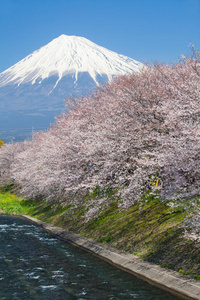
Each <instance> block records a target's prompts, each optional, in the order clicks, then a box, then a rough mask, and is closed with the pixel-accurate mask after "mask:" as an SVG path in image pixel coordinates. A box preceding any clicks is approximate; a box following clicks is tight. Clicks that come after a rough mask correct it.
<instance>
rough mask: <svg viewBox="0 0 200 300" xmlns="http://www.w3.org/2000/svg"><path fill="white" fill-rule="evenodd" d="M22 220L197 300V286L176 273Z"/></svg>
mask: <svg viewBox="0 0 200 300" xmlns="http://www.w3.org/2000/svg"><path fill="white" fill-rule="evenodd" d="M22 217H24V218H25V219H28V220H29V221H31V222H33V223H34V224H36V225H39V226H41V227H42V228H43V229H44V230H46V231H48V232H50V233H51V234H53V235H54V236H56V237H57V238H59V239H61V240H63V241H66V242H68V243H70V244H73V245H75V246H77V247H79V248H82V249H84V250H86V251H89V252H91V253H92V254H94V255H96V256H98V257H100V258H101V259H103V260H105V261H107V262H109V263H111V264H113V265H115V266H116V267H118V268H120V269H122V270H124V271H126V272H129V273H131V274H133V275H135V276H137V277H139V278H141V279H142V280H144V281H147V282H149V283H150V284H153V285H155V286H157V287H159V288H161V289H164V290H167V291H169V292H171V293H172V294H174V295H177V296H179V297H181V298H183V299H197V300H200V282H198V281H197V280H193V279H190V278H188V277H186V276H184V275H180V274H179V273H177V272H175V271H171V270H168V269H165V268H162V267H160V266H158V265H155V264H153V263H149V262H146V261H143V260H142V259H140V258H138V257H137V256H134V255H132V254H129V253H126V252H122V251H119V250H117V249H114V248H111V247H109V246H107V245H104V244H101V243H98V242H95V241H93V240H91V239H88V238H85V237H82V236H80V235H78V234H75V233H73V232H70V231H68V230H65V229H63V228H60V227H56V226H53V225H50V224H47V223H45V222H42V221H40V220H37V219H35V218H33V217H30V216H27V215H22Z"/></svg>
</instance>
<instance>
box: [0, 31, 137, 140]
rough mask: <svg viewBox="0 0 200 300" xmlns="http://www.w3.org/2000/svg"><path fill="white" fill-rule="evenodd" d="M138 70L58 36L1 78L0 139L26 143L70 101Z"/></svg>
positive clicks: (127, 61)
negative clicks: (26, 140) (32, 134)
mask: <svg viewBox="0 0 200 300" xmlns="http://www.w3.org/2000/svg"><path fill="white" fill-rule="evenodd" d="M142 66H143V65H142V64H141V63H139V62H137V61H135V60H133V59H131V58H128V57H126V56H123V55H120V54H117V53H115V52H113V51H110V50H108V49H105V48H103V47H101V46H98V45H96V44H94V43H93V42H91V41H89V40H87V39H85V38H82V37H76V36H66V35H61V36H60V37H58V38H56V39H54V40H53V41H51V42H50V43H48V44H47V45H45V46H43V47H42V48H40V49H39V50H36V51H34V52H33V53H31V54H30V55H28V56H27V57H25V58H24V59H22V60H21V61H20V62H18V63H17V64H15V65H13V66H12V67H10V68H9V69H7V70H5V71H4V72H2V73H1V74H0V137H1V139H4V140H5V139H6V141H7V140H11V139H12V137H13V136H14V137H15V138H17V140H19V139H24V138H26V137H28V136H30V133H31V132H32V130H37V131H38V130H41V129H42V130H43V129H45V128H47V127H48V126H49V124H50V123H51V122H53V121H54V117H55V116H56V115H57V114H59V113H61V112H62V110H63V108H64V105H63V104H64V102H65V99H66V98H68V97H69V96H72V97H74V96H76V95H79V96H81V95H84V94H86V93H88V92H90V91H92V90H93V89H94V88H95V87H96V86H98V85H100V84H102V83H104V82H106V81H110V80H112V78H113V77H115V76H119V75H124V74H128V73H131V72H139V71H140V69H141V68H142ZM16 130H17V131H18V133H16ZM25 131H26V132H27V134H25V135H24V132H25ZM21 133H23V134H22V136H20V137H19V134H21ZM8 136H10V137H9V138H8Z"/></svg>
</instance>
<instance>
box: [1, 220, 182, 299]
mask: <svg viewBox="0 0 200 300" xmlns="http://www.w3.org/2000/svg"><path fill="white" fill-rule="evenodd" d="M0 299H1V300H4V299H6V300H8V299H9V300H12V299H13V300H14V299H16V300H18V299H19V300H23V299H29V300H31V299H37V300H38V299H41V300H51V299H52V300H59V299H60V300H62V299H67V300H68V299H69V300H71V299H77V300H90V299H91V300H107V299H109V300H118V299H119V300H122V299H138V300H147V299H148V300H178V299H180V298H178V297H176V296H173V295H171V294H169V293H167V292H165V291H162V290H160V289H158V288H157V287H154V286H151V285H150V284H148V283H146V282H144V281H142V280H140V279H138V278H136V277H134V276H133V275H131V274H129V273H126V272H123V271H122V270H120V269H117V268H115V267H114V266H112V265H110V264H108V263H107V262H105V261H102V260H101V259H99V258H97V257H95V256H93V255H91V254H90V253H88V252H85V251H83V250H81V249H79V248H76V247H74V246H72V245H70V244H67V243H65V242H62V241H60V240H57V239H56V238H54V237H53V236H52V235H51V234H49V233H46V232H44V231H43V230H42V229H41V228H40V227H38V226H35V225H33V224H31V223H29V222H28V221H27V220H24V219H22V218H20V217H15V216H7V215H0Z"/></svg>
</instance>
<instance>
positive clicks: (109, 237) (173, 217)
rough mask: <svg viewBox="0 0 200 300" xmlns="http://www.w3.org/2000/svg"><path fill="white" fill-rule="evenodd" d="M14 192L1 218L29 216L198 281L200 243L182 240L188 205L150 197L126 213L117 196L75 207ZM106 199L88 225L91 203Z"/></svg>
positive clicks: (0, 204) (1, 197) (3, 196)
mask: <svg viewBox="0 0 200 300" xmlns="http://www.w3.org/2000/svg"><path fill="white" fill-rule="evenodd" d="M12 189H13V186H12V185H10V186H7V187H3V188H0V211H1V212H3V213H7V214H27V215H30V216H32V217H34V218H37V219H39V220H42V221H44V222H47V223H49V224H52V225H56V226H59V227H62V228H64V229H67V230H70V231H73V232H74V233H78V234H81V235H82V236H85V237H88V238H92V239H94V240H96V241H98V242H101V243H106V244H109V245H110V246H112V247H115V248H117V249H120V250H123V251H126V252H129V253H131V254H135V255H137V256H138V257H140V258H142V259H144V260H146V261H149V262H153V263H156V264H159V265H161V266H163V267H166V268H169V269H172V270H175V271H177V272H179V273H181V274H185V275H189V276H191V277H193V278H195V279H198V280H200V243H199V242H197V241H194V240H188V239H186V238H184V237H183V233H184V229H183V228H182V225H183V224H184V222H185V218H186V216H187V214H188V211H190V207H189V201H185V202H184V203H183V202H181V203H179V205H174V206H173V207H172V206H171V205H169V204H170V203H169V201H164V202H163V201H161V200H160V198H159V197H157V196H156V195H152V194H150V193H149V192H146V193H145V194H144V195H143V197H142V198H141V200H140V201H139V202H136V203H135V204H134V205H133V206H132V207H131V208H129V209H127V210H123V209H119V207H118V202H119V201H120V200H119V198H117V197H115V193H114V192H112V191H109V190H107V191H105V190H104V191H101V190H100V189H99V188H96V189H94V191H93V192H92V193H91V194H88V195H87V196H84V197H82V199H81V200H80V202H79V204H78V205H74V206H73V205H69V204H68V205H67V206H66V204H65V203H64V202H63V203H62V202H60V203H58V202H56V201H53V200H51V201H45V200H44V199H39V200H37V201H36V200H29V199H27V200H26V199H22V198H20V197H17V196H15V195H14V194H11V193H10V192H12ZM103 196H104V197H105V196H107V197H108V203H109V204H107V205H106V206H104V207H102V209H101V210H100V213H99V215H98V217H96V218H91V219H88V220H87V222H86V221H85V214H86V213H87V211H88V210H89V209H90V206H88V203H95V201H98V199H101V198H102V197H103ZM92 200H93V202H92ZM93 205H94V204H93Z"/></svg>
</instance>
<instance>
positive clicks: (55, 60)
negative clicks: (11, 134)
mask: <svg viewBox="0 0 200 300" xmlns="http://www.w3.org/2000/svg"><path fill="white" fill-rule="evenodd" d="M141 66H142V64H141V63H139V62H137V61H135V60H133V59H130V58H128V57H126V56H124V55H119V54H117V53H115V52H113V51H110V50H108V49H106V48H103V47H101V46H98V45H96V44H94V43H93V42H91V41H89V40H87V39H86V38H82V37H76V36H66V35H64V34H63V35H61V36H60V37H58V38H56V39H54V40H53V41H52V42H50V43H49V44H47V45H46V46H44V47H42V48H40V49H39V50H37V51H35V52H33V53H32V54H30V55H28V56H27V57H25V58H24V59H22V60H21V61H20V62H18V63H17V64H15V65H14V66H12V67H11V68H9V69H8V70H6V71H4V72H3V73H1V74H0V86H4V85H6V84H10V83H12V84H13V83H15V84H18V85H20V84H24V83H28V82H31V84H35V83H36V81H37V80H39V83H41V82H42V81H43V80H44V79H45V78H49V77H51V76H53V75H56V76H58V80H57V83H58V82H59V81H60V80H61V78H62V77H64V76H65V75H67V74H75V81H77V79H78V73H82V72H88V73H89V74H90V76H91V77H92V79H93V80H94V82H95V83H96V84H97V85H98V84H99V83H100V82H99V81H98V78H97V76H98V75H100V76H102V75H104V74H106V76H107V77H108V80H111V79H112V78H113V76H116V75H122V74H126V73H130V72H132V71H136V72H137V71H139V69H140V67H141ZM54 88H55V87H54Z"/></svg>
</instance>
